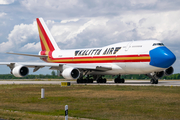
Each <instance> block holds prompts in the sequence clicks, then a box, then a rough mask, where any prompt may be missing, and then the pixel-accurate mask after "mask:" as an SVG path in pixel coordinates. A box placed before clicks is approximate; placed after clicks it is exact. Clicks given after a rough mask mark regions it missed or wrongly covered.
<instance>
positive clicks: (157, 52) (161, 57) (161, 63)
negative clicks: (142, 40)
mask: <svg viewBox="0 0 180 120" xmlns="http://www.w3.org/2000/svg"><path fill="white" fill-rule="evenodd" d="M149 55H150V57H151V61H150V63H149V64H150V65H152V66H155V67H160V68H169V67H170V66H171V65H172V64H173V63H174V62H175V61H176V56H175V55H174V54H173V53H172V52H171V51H170V50H169V49H168V48H166V47H157V48H155V49H153V50H151V51H150V52H149Z"/></svg>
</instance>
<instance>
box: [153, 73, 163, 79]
mask: <svg viewBox="0 0 180 120" xmlns="http://www.w3.org/2000/svg"><path fill="white" fill-rule="evenodd" d="M163 76H164V71H161V72H156V74H155V77H156V78H157V79H159V78H162V77H163Z"/></svg>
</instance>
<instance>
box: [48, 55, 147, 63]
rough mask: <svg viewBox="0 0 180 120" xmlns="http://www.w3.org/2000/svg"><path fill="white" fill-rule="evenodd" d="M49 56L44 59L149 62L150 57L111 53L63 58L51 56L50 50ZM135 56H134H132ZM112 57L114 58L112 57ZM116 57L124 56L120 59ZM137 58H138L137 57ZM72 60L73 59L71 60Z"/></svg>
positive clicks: (53, 61)
mask: <svg viewBox="0 0 180 120" xmlns="http://www.w3.org/2000/svg"><path fill="white" fill-rule="evenodd" d="M48 55H49V58H48V60H45V61H46V62H47V61H48V62H51V63H75V64H77V63H115V62H150V58H149V59H147V58H145V59H143V57H149V55H148V54H142V55H117V56H116V55H113V56H87V57H64V58H53V57H52V52H49V53H48ZM134 57H136V58H134ZM109 58H112V59H111V60H107V59H109ZM113 58H114V59H113ZM118 58H119V59H120V58H125V59H122V60H121V59H120V60H118ZM137 58H139V59H137ZM95 59H99V60H95ZM66 60H67V61H66ZM73 60H74V61H73Z"/></svg>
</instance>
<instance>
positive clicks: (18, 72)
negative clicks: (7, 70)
mask: <svg viewBox="0 0 180 120" xmlns="http://www.w3.org/2000/svg"><path fill="white" fill-rule="evenodd" d="M12 74H13V75H14V76H15V77H25V76H26V75H28V74H29V69H28V68H27V67H26V66H22V65H18V66H16V67H14V68H13V70H12Z"/></svg>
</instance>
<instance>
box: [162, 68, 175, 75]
mask: <svg viewBox="0 0 180 120" xmlns="http://www.w3.org/2000/svg"><path fill="white" fill-rule="evenodd" d="M173 72H174V68H173V67H169V68H168V69H166V70H165V71H164V73H165V75H167V76H168V75H171V74H173Z"/></svg>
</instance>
